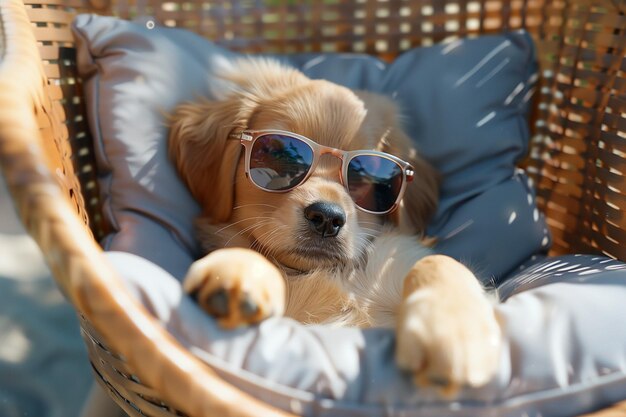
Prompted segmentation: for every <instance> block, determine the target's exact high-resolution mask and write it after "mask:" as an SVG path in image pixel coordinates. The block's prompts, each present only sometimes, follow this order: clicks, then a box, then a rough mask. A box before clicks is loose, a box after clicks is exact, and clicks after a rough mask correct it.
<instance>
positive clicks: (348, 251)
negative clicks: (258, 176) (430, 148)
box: [169, 60, 437, 271]
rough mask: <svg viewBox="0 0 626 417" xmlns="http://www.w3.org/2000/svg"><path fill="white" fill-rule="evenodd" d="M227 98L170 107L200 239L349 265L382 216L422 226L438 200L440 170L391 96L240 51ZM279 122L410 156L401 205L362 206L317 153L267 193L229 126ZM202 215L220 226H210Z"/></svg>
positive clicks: (330, 161) (323, 141) (327, 142)
mask: <svg viewBox="0 0 626 417" xmlns="http://www.w3.org/2000/svg"><path fill="white" fill-rule="evenodd" d="M225 78H226V79H227V81H228V82H229V83H230V85H231V86H232V87H233V89H232V91H231V92H230V93H229V94H227V95H226V97H224V99H221V100H217V101H212V102H202V103H193V104H186V105H182V106H180V107H179V108H178V109H177V111H176V113H175V114H174V116H173V119H172V120H173V123H172V129H171V134H170V142H169V146H170V153H171V155H172V157H173V159H174V161H175V163H176V165H177V167H178V169H179V172H180V173H181V176H182V178H183V180H184V181H185V182H186V183H187V185H188V187H189V188H190V190H191V192H192V194H193V195H194V197H195V198H196V199H197V200H198V201H199V202H200V204H201V205H202V207H203V211H204V213H203V219H204V220H203V221H201V222H200V225H201V227H200V229H201V236H200V238H201V241H202V242H203V243H204V244H205V246H206V247H207V248H216V247H221V246H244V247H252V248H253V249H256V250H258V251H259V252H261V253H262V254H264V255H265V256H267V257H268V258H269V259H271V260H274V261H275V262H276V263H278V264H280V265H283V266H286V267H288V268H292V269H296V270H299V271H309V270H312V269H318V268H337V267H343V266H348V267H350V266H356V265H358V264H359V263H361V262H362V261H363V260H364V258H365V256H366V252H367V247H368V244H369V242H370V241H371V240H372V239H373V238H375V236H376V235H377V233H378V232H379V230H380V228H381V226H382V225H383V224H385V223H394V224H395V225H396V226H397V227H400V228H402V229H403V230H405V231H406V232H407V233H416V232H417V233H420V232H422V231H423V230H424V227H425V224H426V222H427V220H428V218H429V217H430V216H431V214H432V213H433V211H434V209H435V205H436V200H437V180H436V174H435V173H434V171H433V170H432V168H431V167H430V166H429V165H428V164H426V163H425V162H424V161H423V160H421V159H420V158H418V157H417V153H416V151H415V150H414V149H413V148H412V147H411V145H410V140H409V139H408V138H407V137H406V135H405V134H404V133H403V132H402V131H401V130H400V129H399V128H398V121H397V116H396V110H395V107H394V106H393V104H392V103H391V102H390V101H389V100H387V99H385V98H383V97H380V96H376V95H373V94H368V93H355V92H353V91H351V90H349V89H346V88H344V87H341V86H338V85H336V84H333V83H330V82H327V81H322V80H310V79H308V78H306V77H305V76H304V75H303V74H301V73H299V72H297V71H295V70H293V69H288V68H285V67H282V66H280V65H278V64H276V63H273V62H271V61H259V60H256V61H253V60H246V61H242V62H239V63H238V65H236V66H235V67H233V68H231V70H230V71H229V72H228V75H227V76H225ZM244 129H249V130H266V129H269V130H282V131H289V132H294V133H297V134H299V135H302V136H305V137H307V138H310V139H311V140H313V141H315V142H317V143H318V144H320V145H324V146H329V147H332V148H337V149H341V150H357V149H375V150H380V151H384V152H388V153H391V154H393V155H396V156H398V157H400V158H402V159H404V160H406V161H408V162H410V163H411V164H412V165H413V166H414V168H415V170H416V175H415V178H416V180H415V181H413V182H411V183H409V184H408V186H407V189H406V191H405V196H404V199H403V201H402V204H401V205H400V208H399V209H398V210H396V211H394V212H392V213H390V214H388V215H384V216H382V215H374V214H369V213H366V212H364V211H362V210H359V209H358V208H357V207H356V205H355V203H354V201H353V200H352V198H351V197H350V195H349V194H348V192H347V190H346V188H345V186H344V185H343V184H341V181H340V170H341V160H340V159H339V158H337V157H335V156H334V155H330V154H326V155H323V156H322V157H321V158H320V160H319V163H318V165H317V166H316V168H315V170H314V171H313V172H312V173H311V175H310V177H309V178H308V180H307V181H305V182H304V183H302V184H300V185H299V186H298V187H296V188H294V189H293V190H290V191H289V192H286V193H270V192H267V191H264V190H262V189H260V188H258V187H257V186H255V185H254V184H253V183H252V182H251V181H250V180H249V179H248V178H246V173H245V167H244V158H243V152H242V151H241V150H242V147H241V144H240V142H239V141H237V140H233V139H232V138H229V135H230V133H232V132H233V131H241V130H244ZM209 224H213V225H218V226H209Z"/></svg>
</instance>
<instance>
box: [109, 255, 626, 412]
mask: <svg viewBox="0 0 626 417" xmlns="http://www.w3.org/2000/svg"><path fill="white" fill-rule="evenodd" d="M108 258H109V260H110V261H111V262H112V263H113V265H114V266H115V267H116V269H117V270H119V271H120V272H121V273H122V276H123V277H124V278H125V280H126V283H127V285H128V288H129V289H130V291H132V293H134V294H135V295H136V297H137V298H138V299H139V300H141V301H142V302H143V304H144V305H145V306H146V307H147V308H148V309H149V310H150V311H151V312H152V313H153V314H154V315H155V317H157V318H158V319H159V320H160V321H161V322H162V323H163V325H164V327H165V328H166V329H168V330H169V331H170V332H171V333H172V334H174V335H176V338H177V339H178V340H179V341H180V342H181V344H182V345H183V346H185V347H187V348H188V349H189V350H191V351H192V352H193V353H194V354H196V355H197V356H199V357H200V358H201V359H203V360H204V361H206V362H207V363H209V364H210V365H211V366H212V367H213V368H214V369H216V370H217V371H218V372H219V373H220V375H221V376H222V377H223V378H225V379H226V380H227V381H230V382H232V383H234V384H236V385H237V386H238V387H240V388H241V389H243V390H245V391H246V392H249V393H250V394H252V395H253V396H255V397H256V398H260V399H262V400H263V401H267V402H269V403H271V404H274V405H275V406H277V407H280V408H283V409H285V410H288V411H295V412H302V414H303V415H305V416H329V417H330V416H351V417H365V416H371V417H374V416H376V417H377V416H381V415H402V416H407V417H413V416H415V417H417V416H434V417H453V416H459V417H461V416H463V417H470V416H475V417H483V416H498V417H520V416H525V415H526V416H540V415H543V416H550V417H571V416H574V415H579V414H582V413H586V412H589V411H592V410H595V409H597V408H601V407H606V406H608V405H609V404H611V403H613V402H616V401H619V400H622V399H624V398H626V326H623V325H619V324H616V320H619V317H623V316H624V315H626V303H624V300H625V299H626V264H624V263H622V262H619V261H615V260H612V259H608V258H603V257H595V256H575V255H571V256H564V257H558V258H548V259H545V258H544V259H536V260H535V262H534V265H531V266H529V267H528V268H526V269H524V270H522V271H519V272H518V273H516V274H514V275H513V276H511V277H510V279H508V280H507V281H506V282H505V283H504V284H502V285H500V286H499V287H498V292H499V293H500V296H501V297H502V298H503V300H504V302H503V303H502V304H500V305H498V306H496V314H497V315H498V317H499V321H500V323H501V324H502V329H503V333H504V337H505V343H504V344H503V346H502V350H501V352H500V366H499V368H498V372H497V374H496V375H495V377H494V378H493V379H492V381H491V382H490V383H489V384H488V385H486V386H484V387H481V388H477V389H463V390H461V391H460V392H459V393H458V394H457V395H456V396H455V397H453V398H450V399H448V401H442V400H441V397H440V396H439V395H438V394H437V392H435V391H434V390H433V389H430V388H419V389H418V388H416V386H415V385H414V384H413V382H412V379H411V377H410V375H409V374H407V373H404V372H402V371H400V370H399V369H398V368H397V367H396V366H395V362H394V335H393V331H392V330H389V329H366V330H362V329H357V328H328V327H324V326H302V325H301V324H299V323H296V322H295V321H293V320H291V319H287V318H273V319H269V320H266V321H264V322H263V323H261V324H260V325H259V326H252V327H249V328H244V329H238V330H235V331H224V330H222V329H221V328H220V327H219V326H218V325H217V324H216V322H215V321H214V320H212V319H211V318H210V317H209V316H207V315H206V314H205V313H204V311H202V310H201V309H200V308H199V307H198V306H197V304H195V303H194V302H193V301H192V300H191V299H190V298H189V297H187V296H185V295H184V294H183V293H182V290H181V286H180V284H179V283H178V281H176V279H174V278H173V277H172V276H171V275H169V274H168V273H167V272H165V271H164V270H162V269H161V268H159V267H158V266H156V265H154V264H152V263H150V262H148V261H146V260H145V259H143V258H140V257H138V256H135V255H132V254H128V253H123V252H109V253H108Z"/></svg>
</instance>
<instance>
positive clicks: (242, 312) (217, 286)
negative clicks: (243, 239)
mask: <svg viewBox="0 0 626 417" xmlns="http://www.w3.org/2000/svg"><path fill="white" fill-rule="evenodd" d="M183 288H184V290H185V291H186V292H187V293H189V294H190V295H191V296H193V297H194V298H195V299H196V300H197V302H198V304H199V305H200V307H202V308H203V309H204V310H205V311H206V312H207V313H209V314H210V315H212V316H213V317H215V318H216V319H217V320H218V323H219V324H220V325H221V326H222V327H224V328H234V327H238V326H241V325H246V324H252V323H258V322H259V321H261V320H264V319H266V318H267V317H269V316H272V315H282V314H283V312H284V309H285V282H284V279H283V276H282V275H281V273H280V272H279V271H278V269H277V268H276V267H275V266H274V265H273V264H272V263H271V262H269V261H268V260H267V259H266V258H265V257H263V256H262V255H261V254H259V253H257V252H255V251H252V250H249V249H240V248H228V249H220V250H217V251H215V252H212V253H210V254H209V255H207V256H205V257H204V258H202V259H200V260H198V261H196V262H194V263H193V265H191V268H189V271H188V272H187V276H186V277H185V279H184V281H183Z"/></svg>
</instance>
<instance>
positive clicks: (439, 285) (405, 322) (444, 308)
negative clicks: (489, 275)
mask: <svg viewBox="0 0 626 417" xmlns="http://www.w3.org/2000/svg"><path fill="white" fill-rule="evenodd" d="M431 261H432V259H431ZM434 261H435V262H438V263H439V264H438V265H437V267H436V268H434V269H433V268H432V266H433V265H432V264H431V263H429V262H425V263H423V264H420V262H418V263H417V264H416V265H415V267H414V268H413V270H412V271H411V273H410V274H409V276H407V280H406V281H405V299H404V300H403V303H402V305H401V308H400V312H399V317H398V324H397V344H396V362H397V363H398V365H399V367H400V368H402V369H404V370H408V371H411V372H412V373H413V375H414V378H415V382H416V383H417V384H418V385H420V386H436V387H439V388H441V390H442V392H443V393H444V395H452V394H454V393H455V392H456V391H457V390H458V389H459V388H460V387H467V386H469V387H479V386H482V385H485V384H486V383H488V382H489V381H490V380H491V378H492V377H493V376H494V374H495V373H496V370H497V366H498V363H499V353H500V346H501V332H500V326H499V324H498V321H497V319H496V316H495V312H494V308H493V305H492V303H491V301H490V300H489V299H488V298H487V296H486V294H485V293H484V291H483V290H482V288H481V287H480V285H479V284H478V281H477V280H476V278H475V277H474V275H473V274H472V273H471V272H470V271H469V270H467V269H466V268H465V267H463V266H462V265H461V264H459V263H458V262H456V261H452V262H455V263H456V265H454V264H450V261H451V260H450V258H446V259H441V257H437V259H435V260H434ZM441 262H443V265H442V264H441ZM421 274H426V275H421ZM450 274H461V276H458V275H456V276H454V277H450ZM442 275H445V276H442ZM416 276H417V278H416ZM425 276H426V277H429V278H430V279H432V280H433V281H430V280H428V282H427V284H426V285H424V277H425ZM412 278H413V282H411V279H412ZM415 279H417V280H420V279H421V280H422V283H421V284H422V285H421V286H418V287H417V288H415V287H413V288H411V286H412V285H415ZM446 280H448V281H447V283H446ZM407 287H409V288H408V289H407Z"/></svg>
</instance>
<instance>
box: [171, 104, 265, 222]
mask: <svg viewBox="0 0 626 417" xmlns="http://www.w3.org/2000/svg"><path fill="white" fill-rule="evenodd" d="M253 109H254V107H253V106H252V105H251V103H247V105H246V100H244V99H242V98H241V97H238V96H236V95H234V96H232V97H231V98H228V99H226V100H220V101H208V100H204V101H200V102H195V103H186V104H182V105H180V106H179V107H177V108H176V110H175V111H174V114H173V115H171V116H170V134H169V144H168V145H169V154H170V157H171V158H172V160H173V161H174V163H175V165H176V168H177V169H178V172H179V174H180V175H181V177H182V179H183V181H184V182H185V183H186V185H187V187H188V188H189V190H190V191H191V194H192V195H193V196H194V198H195V199H196V200H197V201H198V202H199V203H200V205H201V206H202V210H203V215H204V216H206V217H208V218H209V220H210V221H211V222H212V223H219V222H224V221H227V220H228V218H229V217H230V215H231V212H232V207H233V199H234V186H233V185H234V181H235V174H236V171H237V165H238V162H239V158H240V155H241V149H242V147H241V143H240V142H239V141H237V140H232V139H230V140H229V135H230V133H231V132H232V131H233V130H235V129H237V128H239V130H241V129H245V127H246V125H247V120H248V118H249V117H250V114H251V113H252V111H253Z"/></svg>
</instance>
